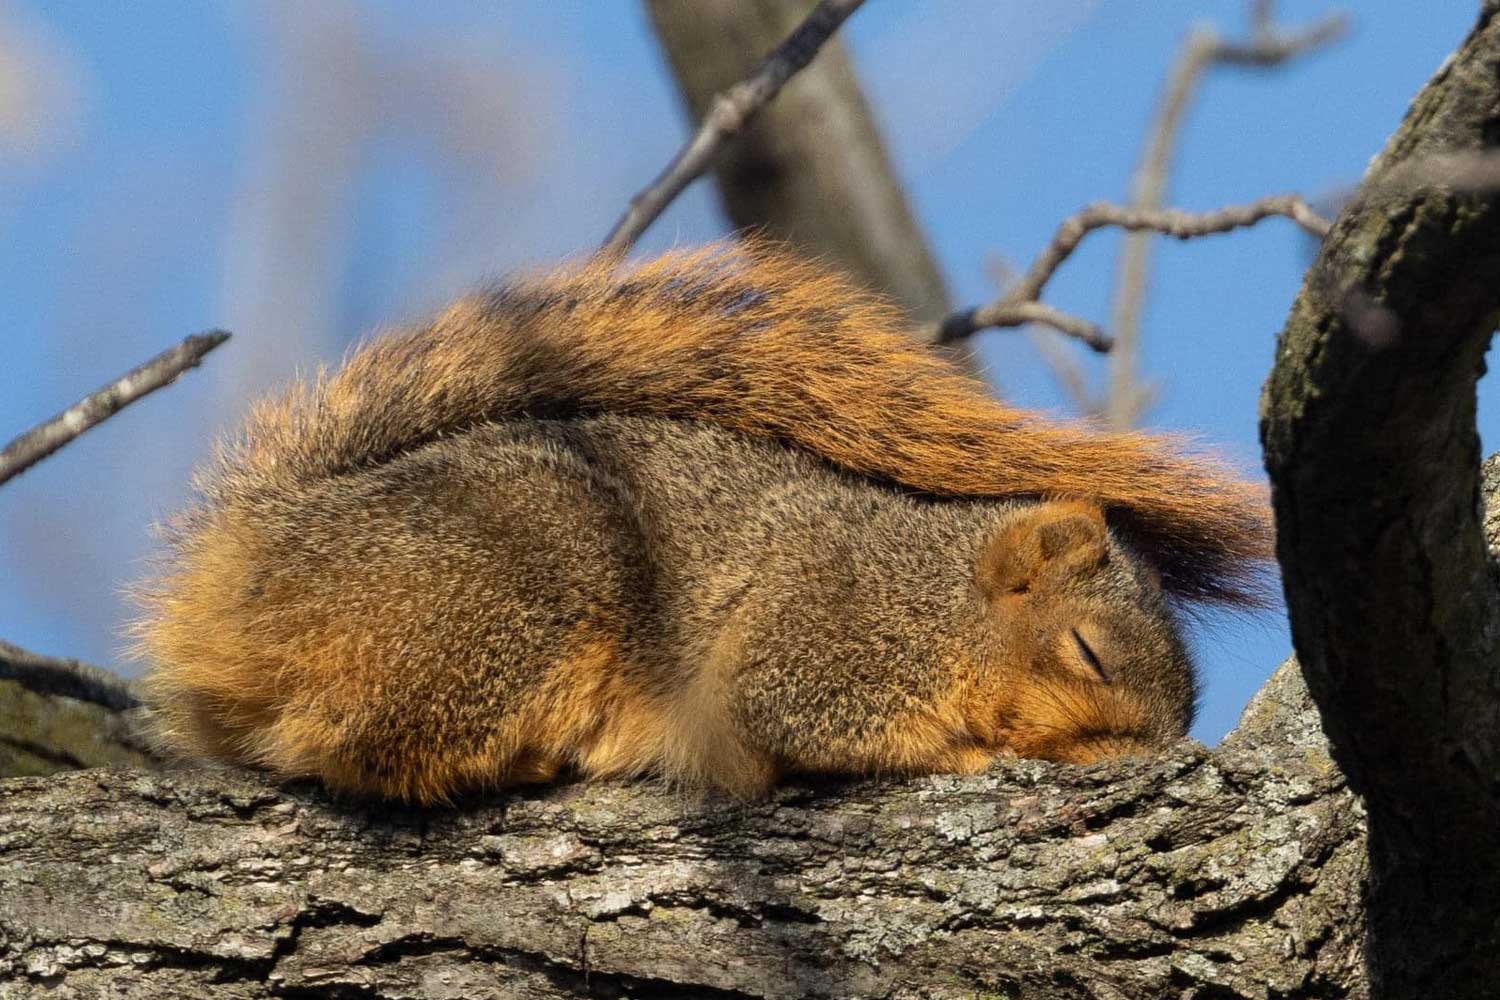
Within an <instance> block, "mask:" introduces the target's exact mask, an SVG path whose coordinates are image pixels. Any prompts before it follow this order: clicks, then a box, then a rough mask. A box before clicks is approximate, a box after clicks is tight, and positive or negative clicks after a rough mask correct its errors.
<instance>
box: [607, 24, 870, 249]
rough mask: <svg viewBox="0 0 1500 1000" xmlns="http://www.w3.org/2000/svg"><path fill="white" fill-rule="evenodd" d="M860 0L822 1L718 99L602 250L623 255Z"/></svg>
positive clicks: (632, 205)
mask: <svg viewBox="0 0 1500 1000" xmlns="http://www.w3.org/2000/svg"><path fill="white" fill-rule="evenodd" d="M861 3H863V0H821V2H820V3H819V4H818V6H817V7H815V8H813V11H812V13H810V14H808V15H807V19H806V20H804V21H803V22H802V24H801V25H799V26H798V27H797V29H796V30H795V31H793V32H792V33H791V34H790V35H789V36H787V38H786V40H785V41H784V42H782V43H781V44H780V45H778V46H777V47H776V48H775V50H773V51H772V52H771V53H770V54H769V55H767V56H766V58H765V59H764V60H762V61H761V63H760V65H759V66H758V67H757V68H756V70H755V71H754V72H753V73H751V74H750V76H748V77H747V78H745V79H744V80H742V81H740V82H739V83H737V84H735V85H734V86H733V87H731V88H730V89H729V90H727V91H725V92H724V93H723V94H721V95H719V96H718V98H716V99H715V100H714V102H713V106H712V108H711V110H710V111H709V112H708V114H707V115H705V116H704V118H703V123H702V124H701V125H700V126H699V128H698V131H697V132H696V133H695V134H694V135H693V137H692V138H691V139H690V140H688V143H687V144H686V145H685V146H683V147H682V149H681V150H680V151H678V153H677V155H676V156H675V157H673V158H672V162H671V163H669V164H667V167H666V169H665V170H663V171H662V173H661V175H660V176H659V177H657V178H656V180H654V181H652V182H651V185H650V186H649V187H647V188H646V189H645V190H643V191H641V192H640V193H639V194H637V195H636V196H635V197H634V198H632V199H630V207H629V209H627V210H626V212H625V214H624V216H622V217H621V219H620V221H619V222H617V223H615V227H614V229H612V230H610V233H609V236H608V237H607V238H606V239H605V241H604V245H603V248H602V250H603V252H604V253H606V254H624V253H625V252H626V251H627V250H629V249H630V247H631V246H632V245H633V244H634V243H635V241H636V240H637V239H638V238H640V235H641V233H643V232H645V231H646V229H647V227H649V226H650V225H651V223H653V222H655V221H656V219H657V217H658V216H660V215H661V213H662V212H663V211H664V210H665V209H666V207H667V206H668V205H670V204H671V203H672V201H673V199H675V198H676V197H677V196H678V195H679V194H681V193H682V191H683V189H684V188H686V187H687V186H688V185H689V184H691V183H692V182H693V181H695V180H697V179H698V178H699V177H701V176H702V175H703V172H704V171H706V170H707V169H708V168H709V166H710V165H711V164H712V163H713V161H714V157H715V156H717V155H718V153H719V150H720V149H721V148H722V147H723V145H724V142H725V140H727V139H729V138H730V137H732V136H734V135H736V134H737V133H738V132H739V131H740V130H741V129H743V128H744V127H745V126H746V125H747V124H748V123H749V122H750V121H751V119H753V118H754V117H755V115H756V114H757V113H758V112H759V111H760V110H761V109H762V108H764V107H765V106H766V105H767V104H769V103H770V102H771V99H772V98H774V97H775V96H776V94H777V92H778V91H780V90H781V88H782V86H783V85H784V84H785V83H786V82H787V81H788V80H790V79H791V78H792V77H793V76H794V75H795V74H796V73H797V72H798V71H799V70H800V69H802V68H803V67H804V66H806V65H807V64H808V63H809V62H811V61H812V59H813V57H814V56H816V55H817V54H818V50H819V49H820V48H822V46H823V43H824V42H826V41H828V39H829V38H831V37H832V36H833V33H834V32H835V31H836V30H837V29H838V27H839V25H841V24H843V23H844V21H845V20H846V19H848V17H849V15H851V14H853V13H854V12H855V11H856V10H858V9H859V6H860V4H861Z"/></svg>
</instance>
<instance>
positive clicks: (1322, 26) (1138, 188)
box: [1105, 0, 1349, 429]
mask: <svg viewBox="0 0 1500 1000" xmlns="http://www.w3.org/2000/svg"><path fill="white" fill-rule="evenodd" d="M1274 13H1275V10H1274V6H1273V4H1272V3H1270V2H1268V0H1256V2H1255V3H1254V4H1253V6H1252V8H1251V31H1252V38H1251V40H1250V41H1249V42H1246V43H1234V42H1228V41H1225V40H1224V39H1223V38H1221V37H1219V35H1218V33H1217V32H1215V31H1213V30H1212V29H1210V28H1206V27H1198V28H1195V29H1193V30H1192V31H1190V32H1189V33H1188V36H1187V38H1186V40H1185V41H1184V42H1183V45H1182V48H1181V49H1180V50H1179V52H1178V54H1177V58H1176V59H1175V60H1174V62H1173V64H1172V70H1171V72H1170V74H1169V75H1168V77H1167V85H1166V89H1165V91H1164V93H1163V95H1162V100H1161V104H1160V105H1159V106H1158V108H1157V112H1156V116H1155V118H1154V119H1153V121H1152V125H1151V130H1150V133H1149V138H1148V139H1147V141H1146V148H1145V149H1144V150H1143V151H1142V153H1141V161H1140V164H1139V165H1138V166H1137V167H1136V172H1135V176H1134V178H1133V179H1132V180H1131V184H1130V207H1131V208H1135V209H1142V210H1147V211H1152V210H1156V209H1158V208H1160V207H1161V204H1162V201H1163V199H1164V198H1165V197H1166V189H1167V176H1168V174H1169V173H1170V171H1171V161H1172V155H1173V153H1174V152H1175V151H1176V148H1177V137H1178V134H1179V133H1180V132H1181V130H1182V123H1183V120H1184V118H1185V117H1186V114H1187V108H1188V105H1189V104H1190V103H1191V102H1192V98H1193V95H1194V94H1195V93H1196V92H1197V89H1198V84H1199V83H1200V82H1201V81H1202V78H1203V75H1204V73H1205V72H1206V71H1207V70H1208V69H1210V68H1212V67H1214V66H1219V65H1236V66H1249V67H1258V68H1263V69H1268V68H1273V67H1276V66H1280V65H1282V64H1284V63H1286V62H1287V61H1289V60H1291V59H1294V58H1296V57H1298V56H1301V55H1303V54H1306V53H1308V52H1312V51H1315V50H1316V49H1318V48H1321V47H1322V46H1325V45H1327V44H1328V43H1330V42H1332V41H1334V40H1335V39H1337V38H1339V37H1340V36H1341V35H1343V34H1344V32H1345V31H1346V30H1348V24H1349V22H1348V17H1347V16H1346V15H1344V14H1342V13H1334V14H1331V15H1329V16H1327V17H1325V18H1324V19H1323V20H1321V21H1319V22H1318V23H1317V24H1315V25H1313V26H1312V27H1311V28H1308V29H1306V30H1304V31H1300V32H1286V31H1283V30H1280V29H1278V28H1277V27H1276V26H1275V24H1274V23H1273V15H1274ZM1150 256H1151V234H1150V231H1149V230H1141V231H1138V232H1135V233H1132V234H1131V235H1130V236H1127V237H1126V239H1125V246H1124V249H1123V250H1122V251H1121V253H1120V261H1119V266H1118V270H1117V272H1116V277H1115V296H1114V304H1113V306H1112V308H1111V310H1110V321H1109V327H1110V330H1111V332H1112V333H1113V334H1114V336H1115V339H1116V348H1115V350H1114V352H1113V354H1114V356H1113V357H1112V358H1111V359H1110V380H1109V381H1110V389H1109V393H1108V397H1107V399H1106V405H1105V416H1106V419H1107V420H1108V421H1109V423H1110V424H1112V425H1113V426H1115V427H1117V428H1120V429H1124V428H1128V427H1132V426H1134V425H1135V423H1136V421H1137V420H1138V419H1139V417H1140V404H1139V399H1140V398H1141V395H1140V392H1139V386H1138V383H1139V374H1138V373H1137V370H1136V362H1137V357H1138V355H1139V352H1140V324H1141V310H1142V308H1143V306H1144V304H1145V301H1146V277H1147V272H1148V271H1149V270H1150Z"/></svg>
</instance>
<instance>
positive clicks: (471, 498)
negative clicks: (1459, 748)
mask: <svg viewBox="0 0 1500 1000" xmlns="http://www.w3.org/2000/svg"><path fill="white" fill-rule="evenodd" d="M599 413H618V414H635V415H639V417H637V418H633V419H632V418H625V417H611V418H603V419H588V418H589V416H590V415H592V414H599ZM661 418H680V419H676V420H673V419H661ZM787 445H791V446H792V447H787ZM815 456H817V457H815ZM199 487H200V492H201V502H200V504H199V505H198V506H197V507H196V508H195V509H193V510H191V511H189V512H187V513H186V514H184V515H183V516H182V517H181V518H179V519H178V520H177V521H176V522H175V523H174V525H173V526H172V527H171V528H170V530H169V533H168V535H169V542H170V551H169V553H168V554H167V555H166V557H165V558H164V566H163V570H162V572H161V575H160V576H159V577H158V578H157V579H156V580H154V581H152V582H151V583H149V584H147V585H146V586H145V587H144V588H143V594H144V600H145V603H146V614H145V617H144V618H143V620H142V622H141V623H140V626H139V634H140V638H141V643H142V649H143V651H144V653H145V654H146V656H147V657H148V658H149V659H150V660H151V662H152V664H153V667H152V670H151V673H150V675H149V683H150V685H151V688H152V691H153V692H154V700H155V702H156V704H157V707H158V712H159V718H160V721H161V731H162V733H163V736H164V739H165V740H167V741H168V742H170V743H171V744H173V745H175V746H177V747H179V748H181V749H183V750H184V751H186V752H189V753H196V754H206V755H209V756H214V757H218V758H222V759H226V760H231V761H236V762H243V763H250V764H255V765H259V766H263V767H266V768H269V769H271V770H273V771H275V772H277V773H279V774H284V775H306V776H314V777H318V778H321V779H322V780H323V781H324V782H326V783H327V784H328V785H329V786H330V787H333V788H336V789H341V790H348V791H354V792H359V793H369V794H376V795H381V796H387V797H394V798H402V799H410V800H416V801H436V800H444V799H449V798H451V797H453V796H454V795H456V794H459V793H461V792H463V791H465V790H469V789H479V788H485V787H494V786H501V785H507V784H515V783H518V782H525V781H545V780H550V779H551V778H553V777H554V776H556V775H558V774H559V773H561V772H563V771H565V770H566V771H578V772H581V773H583V774H585V775H595V776H616V775H632V774H642V773H654V774H660V775H663V776H665V777H667V778H669V779H671V780H673V781H675V782H678V783H680V784H684V785H690V786H717V787H721V788H725V789H727V790H729V791H732V792H735V793H737V794H742V795H753V794H757V793H759V792H760V791H762V790H763V789H764V788H765V787H766V786H767V785H768V784H769V783H770V782H772V781H774V780H775V779H776V778H777V777H778V776H779V775H781V774H783V773H786V772H788V771H835V772H861V773H880V772H892V773H897V772H899V773H910V772H929V771H959V772H964V771H974V770H978V769H981V768H982V767H984V766H985V764H986V763H987V762H988V761H989V760H990V759H991V758H992V757H993V756H994V755H995V754H997V753H1017V754H1024V755H1034V756H1043V757H1051V758H1054V759H1060V760H1078V761H1083V760H1089V759H1093V758H1095V757H1099V756H1108V755H1113V754H1117V753H1122V752H1135V751H1138V750H1141V749H1144V748H1148V747H1155V746H1160V745H1162V744H1163V743H1164V742H1166V741H1168V740H1170V739H1173V738H1175V737H1176V736H1178V735H1180V734H1181V733H1182V732H1183V731H1185V728H1186V726H1187V724H1188V721H1189V719H1190V717H1191V713H1192V702H1193V679H1192V670H1191V666H1190V664H1189V663H1188V660H1187V657H1186V655H1185V653H1184V652H1183V649H1182V644H1181V641H1180V639H1179V637H1178V634H1177V628H1176V625H1175V623H1174V619H1173V613H1172V610H1171V608H1170V607H1169V606H1168V602H1167V600H1166V598H1165V596H1164V592H1163V590H1162V589H1161V587H1159V586H1158V584H1160V585H1161V586H1164V587H1165V588H1166V591H1165V593H1167V594H1172V595H1175V596H1176V597H1178V598H1187V599H1192V598H1206V599H1214V600H1227V601H1247V600H1250V599H1252V598H1253V597H1254V579H1255V576H1254V573H1255V569H1256V567H1257V560H1258V559H1261V558H1262V557H1264V555H1265V554H1266V551H1267V540H1266V530H1265V520H1264V511H1263V509H1262V506H1261V500H1260V498H1259V496H1258V495H1257V494H1256V493H1255V491H1254V490H1252V489H1251V488H1249V487H1247V486H1245V485H1243V484H1242V483H1240V482H1238V481H1236V480H1235V479H1233V478H1232V477H1230V476H1228V475H1226V474H1225V473H1223V472H1222V471H1221V470H1219V469H1218V468H1217V467H1215V466H1213V465H1211V464H1206V463H1204V462H1202V461H1200V460H1197V459H1189V458H1183V457H1181V456H1180V455H1178V454H1177V453H1176V452H1175V451H1174V450H1173V449H1172V448H1171V447H1170V446H1169V445H1168V444H1166V443H1163V442H1161V441H1158V440H1153V439H1149V438H1145V437H1140V436H1118V435H1116V436H1111V435H1104V434H1097V433H1094V432H1090V431H1087V430H1084V429H1082V428H1078V427H1070V426H1064V425H1059V424H1056V423H1051V422H1047V421H1044V420H1042V419H1040V418H1038V417H1036V416H1033V415H1029V414H1025V413H1022V412H1019V411H1015V410H1012V409H1010V408H1008V407H1006V406H1004V405H1003V404H1001V403H998V402H996V401H995V400H993V399H991V398H990V397H989V396H987V395H986V394H985V392H984V390H983V389H982V388H981V387H979V386H978V385H976V384H974V383H972V382H970V381H969V380H967V379H965V378H964V377H963V376H962V375H960V374H958V373H957V372H956V371H954V370H953V369H952V368H951V367H950V366H949V365H948V364H947V363H946V362H943V361H942V360H940V359H938V358H936V357H934V356H932V355H930V354H928V353H927V352H926V351H925V350H924V349H922V348H920V347H917V346H913V345H912V344H911V342H910V341H909V340H908V339H906V338H905V336H904V335H903V334H902V333H901V332H900V329H899V321H898V320H897V318H896V316H895V314H894V313H893V312H892V311H891V310H890V309H889V308H888V307H886V306H885V305H883V304H881V303H880V302H878V301H875V300H872V299H871V298H870V297H869V296H866V295H863V294H861V293H858V292H856V291H855V290H853V289H852V288H851V287H850V286H849V284H848V283H847V282H845V281H844V280H843V279H840V278H837V277H834V276H832V275H829V274H826V273H823V272H821V271H818V270H816V269H813V268H810V267H808V266H807V265H804V264H800V263H797V262H794V261H791V260H788V259H786V258H784V257H782V256H779V255H777V254H775V253H773V252H771V251H769V250H767V249H765V248H764V247H759V246H753V247H750V248H748V249H744V250H738V251H730V250H725V249H722V248H720V249H717V250H713V251H709V252H706V253H703V254H699V255H678V256H673V257H669V258H664V259H662V260H659V261H656V262H653V263H650V264H646V265H643V266H641V267H639V268H637V269H635V270H633V271H627V272H624V273H623V275H622V274H619V273H613V274H612V273H611V271H610V270H609V268H608V266H607V265H606V264H603V263H591V264H584V265H580V266H578V267H575V268H573V269H571V270H565V271H560V272H555V273H552V274H546V275H541V276H538V277H534V278H529V279H522V280H519V281H518V282H516V283H514V284H513V285H510V286H507V287H505V288H503V289H501V290H498V291H496V292H493V293H489V294H486V295H481V296H476V297H473V298H470V299H466V300H463V301H461V302H460V303H458V304H457V305H455V306H453V307H452V308H451V309H449V310H448V311H447V312H446V313H444V314H443V315H442V316H440V317H439V318H438V319H437V320H435V321H434V322H433V323H432V324H431V325H430V326H428V327H426V328H424V329H421V330H417V331H414V332H406V333H398V334H396V335H393V336H389V337H386V338H382V339H379V340H376V341H375V342H373V343H372V344H370V345H369V346H367V347H365V348H363V349H362V350H360V351H359V352H357V353H356V354H354V355H353V356H352V357H351V358H350V359H349V361H348V362H347V363H346V364H345V366H344V367H343V368H342V369H341V370H340V371H339V372H337V373H335V374H333V375H330V376H323V377H320V378H318V379H317V380H316V381H314V382H313V383H311V384H307V385H301V386H294V387H293V388H292V389H290V390H289V391H288V392H286V393H285V394H284V395H282V396H280V397H278V398H276V399H273V400H270V401H268V402H265V403H262V404H261V405H259V406H258V407H256V408H255V410H254V411H253V413H252V415H251V417H250V419H249V421H248V422H247V425H246V427H245V429H244V431H243V432H242V434H241V435H240V437H239V439H238V440H236V441H234V442H231V443H230V444H229V445H228V446H226V448H225V449H224V450H223V453H222V455H221V456H220V458H219V460H218V462H217V463H216V464H215V465H214V466H213V467H212V468H211V469H209V470H207V471H206V472H205V473H204V474H203V475H202V476H201V478H200V481H199ZM1062 496H1066V497H1071V498H1074V499H1072V500H1068V501H1048V502H1045V503H1038V502H1035V498H1038V497H1062ZM996 498H1011V499H996ZM1025 498H1032V499H1030V500H1028V499H1025ZM1106 519H1107V523H1108V525H1109V526H1108V527H1106ZM1016 579H1021V580H1024V581H1025V584H1024V586H1019V587H1017V586H1009V585H1007V584H1002V583H1000V582H997V581H1002V580H1006V581H1010V580H1016ZM1080 626H1084V627H1087V628H1088V629H1090V630H1091V634H1093V635H1094V636H1096V641H1098V642H1099V643H1100V644H1101V645H1104V646H1107V647H1108V659H1109V660H1110V663H1109V677H1108V679H1107V680H1106V679H1101V678H1100V677H1098V676H1094V675H1093V674H1091V673H1090V670H1088V669H1081V668H1080V666H1079V661H1078V659H1077V657H1078V655H1080V654H1078V653H1077V652H1076V651H1072V652H1070V650H1072V649H1073V647H1072V646H1070V645H1069V643H1070V642H1072V641H1073V640H1072V639H1071V635H1072V630H1073V629H1074V628H1077V627H1080ZM1090 669H1091V668H1090Z"/></svg>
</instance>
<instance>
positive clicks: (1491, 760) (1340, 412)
mask: <svg viewBox="0 0 1500 1000" xmlns="http://www.w3.org/2000/svg"><path fill="white" fill-rule="evenodd" d="M1497 148H1500V3H1497V2H1495V0H1490V2H1487V3H1485V4H1484V6H1483V13H1482V15H1481V17H1480V20H1479V24H1478V26H1477V27H1476V28H1475V29H1474V31H1473V32H1472V34H1471V35H1470V36H1469V38H1468V39H1467V40H1466V41H1465V43H1464V44H1463V46H1461V47H1460V49H1459V50H1458V52H1456V53H1455V54H1454V55H1453V56H1452V57H1451V58H1450V59H1449V60H1448V61H1447V62H1446V63H1444V65H1443V67H1442V68H1441V69H1440V70H1439V71H1438V73H1437V75H1436V76H1435V77H1434V78H1433V79H1432V81H1431V82H1430V83H1429V84H1428V85H1427V87H1426V88H1425V89H1424V90H1423V91H1422V92H1421V93H1420V94H1419V95H1418V96H1417V98H1416V100H1415V101H1414V102H1413V103H1412V107H1411V110H1410V112H1409V113H1408V114H1407V117H1406V121H1405V122H1404V123H1403V124H1402V126H1401V128H1400V129H1399V130H1398V131H1397V132H1396V134H1395V135H1394V136H1393V137H1392V138H1391V140H1390V142H1389V144H1388V145H1387V146H1386V149H1385V151H1384V152H1383V153H1382V154H1381V155H1380V156H1379V157H1378V158H1377V159H1376V161H1375V162H1374V164H1372V166H1371V168H1370V171H1369V174H1368V176H1367V178H1366V181H1365V184H1364V186H1363V188H1362V189H1361V192H1360V193H1359V194H1358V195H1357V196H1356V198H1355V200H1354V203H1353V204H1352V205H1351V206H1350V207H1349V208H1347V209H1346V210H1345V212H1344V214H1343V215H1342V216H1341V217H1340V219H1339V221H1338V224H1337V225H1336V226H1335V227H1334V230H1333V232H1332V233H1331V234H1330V236H1329V238H1328V239H1327V241H1326V242H1325V243H1324V245H1323V248H1322V250H1321V252H1320V254H1319V256H1318V259H1317V261H1316V262H1315V263H1314V264H1313V267H1312V268H1311V270H1310V271H1309V272H1308V276H1307V279H1306V281H1305V282H1304V284H1303V288H1302V293H1301V295H1300V296H1299V297H1298V299H1297V303H1296V305H1295V306H1294V307H1293V309H1292V313H1291V316H1290V318H1289V319H1288V321H1287V326H1286V330H1285V332H1284V333H1283V334H1282V336H1281V340H1280V343H1279V344H1278V345H1277V352H1276V367H1275V370H1274V371H1273V372H1272V374H1271V379H1270V381H1269V382H1268V384H1267V386H1266V393H1265V398H1264V403H1263V422H1262V437H1263V439H1264V442H1265V451H1266V466H1267V469H1268V470H1269V471H1270V473H1271V481H1272V486H1273V491H1274V493H1273V499H1274V502H1275V507H1276V524H1277V534H1278V555H1279V558H1280V561H1281V565H1282V572H1283V578H1284V581H1285V586H1286V595H1287V607H1288V611H1289V613H1290V616H1291V624H1292V636H1293V640H1294V641H1295V643H1296V649H1297V655H1298V658H1299V659H1300V660H1301V662H1302V666H1303V671H1304V672H1305V674H1306V675H1307V682H1308V686H1309V687H1310V688H1311V690H1312V694H1313V696H1314V697H1315V698H1316V699H1317V702H1318V704H1319V706H1320V708H1321V709H1322V713H1323V719H1324V722H1325V724H1326V726H1327V730H1328V733H1329V736H1330V737H1331V739H1332V741H1333V747H1334V756H1335V758H1336V759H1337V760H1338V761H1339V763H1340V765H1341V766H1342V767H1343V768H1344V770H1345V771H1346V772H1347V773H1348V775H1349V779H1350V783H1351V785H1352V786H1353V787H1354V788H1355V789H1356V790H1357V791H1358V792H1360V794H1361V795H1362V796H1363V797H1364V799H1365V801H1366V803H1367V807H1368V809H1369V822H1370V860H1371V881H1370V895H1369V911H1368V913H1369V921H1370V932H1371V937H1370V956H1371V975H1372V983H1371V985H1372V996H1374V997H1378V998H1386V997H1390V998H1395V997H1402V998H1406V997H1434V998H1436V997H1442V998H1444V1000H1465V998H1476V1000H1477V998H1479V997H1493V996H1495V995H1496V991H1497V989H1500V985H1497V984H1500V848H1497V844H1496V839H1495V838H1496V834H1497V832H1500V602H1497V595H1496V590H1495V564H1494V562H1493V559H1492V557H1490V556H1488V555H1487V553H1486V545H1485V543H1486V537H1485V531H1486V530H1488V531H1489V532H1490V540H1491V541H1493V539H1494V536H1495V532H1496V529H1497V524H1496V521H1495V520H1484V519H1483V518H1482V511H1481V507H1480V503H1479V499H1480V469H1479V437H1478V434H1477V432H1476V429H1475V381H1476V380H1477V379H1478V377H1479V375H1480V374H1481V373H1482V372H1483V370H1484V362H1483V357H1484V353H1485V351H1486V349H1487V348H1488V346H1489V343H1490V338H1491V334H1492V332H1493V330H1494V329H1495V324H1496V320H1497V318H1500V188H1497V185H1496V181H1497V178H1500V170H1497V169H1496V164H1497V161H1496V160H1495V159H1494V157H1495V156H1496V152H1495V150H1496V149H1497ZM1481 154H1485V155H1487V156H1488V157H1489V158H1488V159H1487V160H1482V159H1480V158H1479V156H1480V155H1481ZM1485 163H1488V164H1489V168H1488V171H1487V173H1486V171H1485V170H1483V169H1480V170H1477V171H1476V170H1475V169H1474V168H1475V166H1476V165H1477V166H1480V167H1482V166H1483V165H1484V164H1485ZM1443 179H1446V181H1447V183H1443V184H1437V185H1435V184H1433V183H1432V182H1433V181H1434V180H1443ZM1466 188H1467V189H1468V191H1467V193H1465V191H1464V189H1466ZM1490 485H1491V486H1493V483H1491V484H1490ZM1491 517H1492V518H1493V517H1494V515H1493V512H1492V515H1491Z"/></svg>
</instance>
